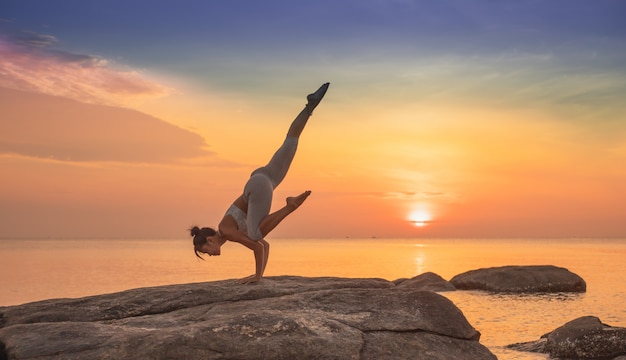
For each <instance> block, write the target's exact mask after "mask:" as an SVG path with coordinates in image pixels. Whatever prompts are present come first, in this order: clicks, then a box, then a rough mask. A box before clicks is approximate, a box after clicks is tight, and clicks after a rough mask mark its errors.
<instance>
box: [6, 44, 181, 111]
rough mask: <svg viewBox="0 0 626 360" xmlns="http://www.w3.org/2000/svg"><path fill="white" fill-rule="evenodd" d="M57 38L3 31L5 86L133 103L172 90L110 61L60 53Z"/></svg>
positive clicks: (92, 100) (93, 100)
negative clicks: (11, 34) (4, 34)
mask: <svg viewBox="0 0 626 360" xmlns="http://www.w3.org/2000/svg"><path fill="white" fill-rule="evenodd" d="M57 43H58V40H57V39H56V37H54V36H52V35H47V34H38V33H34V32H22V33H20V34H18V35H13V36H1V35H0V86H2V87H7V88H12V89H16V90H24V91H32V92H39V93H44V94H48V95H54V96H62V97H67V98H71V99H74V100H78V101H82V102H88V103H93V104H106V105H122V106H128V105H132V104H135V103H137V102H140V101H142V100H144V99H146V98H155V97H157V98H158V97H162V96H165V95H167V94H168V93H170V92H171V89H169V88H167V87H166V86H164V85H161V84H158V83H156V82H154V81H151V80H149V79H147V78H146V77H145V76H143V75H142V74H141V73H140V72H138V71H137V70H128V69H119V68H116V67H115V66H114V65H113V64H112V63H111V62H110V61H108V60H107V59H104V58H101V57H98V56H93V55H87V54H76V53H71V52H66V51H59V50H56V49H54V48H53V46H54V45H56V44H57Z"/></svg>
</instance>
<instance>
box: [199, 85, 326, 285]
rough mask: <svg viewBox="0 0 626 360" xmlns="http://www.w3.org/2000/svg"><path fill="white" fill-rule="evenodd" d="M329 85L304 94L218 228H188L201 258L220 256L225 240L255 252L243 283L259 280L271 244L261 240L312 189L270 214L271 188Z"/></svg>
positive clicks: (273, 186) (289, 199) (285, 165)
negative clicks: (271, 152) (299, 107)
mask: <svg viewBox="0 0 626 360" xmlns="http://www.w3.org/2000/svg"><path fill="white" fill-rule="evenodd" d="M329 85H330V84H329V83H326V84H324V85H322V86H321V87H320V88H319V89H318V90H317V91H316V92H314V93H312V94H309V95H308V96H307V101H308V103H307V104H306V106H305V107H304V109H303V110H302V111H301V112H300V114H298V116H297V117H296V118H295V120H294V121H293V122H292V123H291V126H290V127H289V131H288V132H287V137H286V138H285V141H284V142H283V144H282V145H281V147H280V148H279V149H278V150H277V151H276V153H275V154H274V156H273V157H272V159H271V160H270V162H269V163H268V164H267V165H265V166H264V167H261V168H258V169H256V170H254V171H253V172H252V174H251V175H250V179H248V182H247V183H246V185H245V186H244V188H243V194H242V195H241V196H239V197H238V198H237V199H236V200H235V201H234V202H233V204H232V205H231V206H230V208H228V210H227V211H226V214H225V215H224V217H223V218H222V221H220V223H219V225H218V230H217V231H215V230H213V229H212V228H206V227H205V228H199V227H197V226H194V227H193V228H192V229H191V230H190V232H191V236H193V247H194V252H195V253H196V256H197V257H199V258H200V259H202V256H201V255H200V254H199V253H204V254H207V255H209V256H214V255H215V256H217V255H220V249H221V246H222V245H224V243H226V241H234V242H238V243H240V244H242V245H243V246H245V247H247V248H248V249H250V250H252V251H253V252H254V260H255V264H256V271H255V273H254V274H253V275H250V276H248V277H245V278H243V279H241V280H240V283H242V284H248V283H253V282H257V281H259V280H261V278H262V277H263V272H264V271H265V266H266V265H267V259H268V257H269V251H270V244H269V243H268V242H267V241H266V240H265V239H264V238H265V236H266V235H267V234H268V233H269V232H270V231H272V230H273V229H274V228H275V227H276V225H278V224H279V223H280V222H281V221H282V220H283V219H284V218H285V217H287V215H289V214H291V213H292V212H294V211H295V210H296V209H297V208H298V207H300V205H302V203H303V202H304V201H305V200H306V198H307V197H308V196H309V195H310V194H311V191H305V192H303V193H302V194H300V195H298V196H293V197H288V198H287V199H286V205H285V206H284V207H283V208H281V209H279V210H278V211H276V212H274V213H271V214H270V208H271V205H272V195H273V192H274V189H275V188H276V187H277V186H278V184H280V182H281V181H282V180H283V179H284V178H285V175H287V170H289V166H290V165H291V161H292V160H293V157H294V155H295V154H296V148H297V146H298V139H299V137H300V134H301V133H302V130H304V126H305V125H306V122H307V120H308V119H309V117H310V116H311V114H312V112H313V109H315V107H317V105H318V104H319V103H320V101H322V98H323V97H324V94H326V90H328V86H329Z"/></svg>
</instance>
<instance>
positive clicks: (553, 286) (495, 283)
mask: <svg viewBox="0 0 626 360" xmlns="http://www.w3.org/2000/svg"><path fill="white" fill-rule="evenodd" d="M450 283H452V285H454V286H455V287H456V288H457V289H460V290H485V291H491V292H498V293H500V292H504V293H545V292H585V291H586V289H587V284H586V283H585V280H583V279H582V278H581V277H580V276H578V275H576V274H574V273H572V272H570V271H569V270H567V269H565V268H561V267H556V266H552V265H533V266H502V267H493V268H485V269H478V270H471V271H468V272H465V273H462V274H459V275H456V276H454V277H453V278H452V279H451V280H450Z"/></svg>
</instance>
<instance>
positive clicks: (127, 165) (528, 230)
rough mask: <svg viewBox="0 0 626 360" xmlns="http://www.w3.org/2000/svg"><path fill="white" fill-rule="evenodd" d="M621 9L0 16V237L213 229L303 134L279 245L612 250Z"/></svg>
mask: <svg viewBox="0 0 626 360" xmlns="http://www.w3.org/2000/svg"><path fill="white" fill-rule="evenodd" d="M625 13H626V3H624V2H620V1H608V0H599V1H593V2H590V1H582V0H573V1H565V0H560V1H559V0H557V1H525V2H518V1H506V2H492V1H486V0H483V1H451V0H444V1H374V0H365V1H356V0H354V1H330V0H328V1H321V2H320V1H318V2H293V1H287V0H279V1H270V2H259V1H207V2H203V1H185V2H176V3H175V2H155V1H145V0H140V1H132V2H126V1H106V2H105V1H78V0H76V1H63V2H60V3H58V2H42V1H32V0H19V1H18V0H9V1H4V2H3V3H2V5H0V109H1V110H0V111H1V115H0V166H1V168H2V186H1V187H0V204H1V205H0V209H1V214H0V237H48V236H50V237H178V236H185V230H186V229H187V228H188V227H189V226H190V225H192V224H200V225H206V226H214V225H216V223H217V221H218V220H219V219H220V217H221V215H223V213H224V211H225V210H226V208H227V207H228V206H229V204H230V202H232V200H233V199H234V198H235V197H237V196H238V195H239V194H240V192H241V190H242V186H243V184H244V182H245V180H246V179H247V177H248V175H249V173H250V172H251V171H252V170H253V169H254V168H255V167H257V166H260V165H263V164H265V162H266V161H267V160H268V159H269V157H270V156H271V155H272V153H273V151H274V150H275V149H276V147H277V146H278V145H279V144H280V143H281V141H282V138H283V137H284V135H285V132H286V130H287V126H288V125H289V123H290V122H291V120H292V119H293V117H294V116H295V115H296V114H297V112H298V111H300V110H301V108H302V107H303V105H304V104H305V96H306V94H308V93H309V92H311V91H313V90H315V89H317V87H318V86H319V85H321V84H322V83H324V82H326V81H330V82H331V84H332V85H331V89H330V90H329V92H328V94H327V97H326V98H325V100H324V102H323V103H322V105H320V107H319V108H318V109H317V110H316V111H315V113H314V115H313V117H312V118H311V120H310V121H309V124H308V125H307V129H306V130H305V132H304V134H303V136H302V138H301V143H300V147H299V150H298V154H297V156H296V159H295V161H294V163H293V166H292V168H291V170H290V173H289V175H288V176H287V178H286V180H285V182H284V183H283V184H282V185H281V186H280V187H279V188H278V189H277V191H276V193H275V206H276V207H278V206H280V205H282V201H283V200H282V199H284V198H285V197H287V196H289V195H294V194H298V193H300V192H302V191H304V190H307V189H310V190H312V192H313V193H312V195H311V197H310V198H309V199H308V200H307V203H306V205H305V206H303V207H302V208H301V209H299V210H298V213H297V214H294V215H293V216H291V217H290V218H289V219H288V220H286V221H285V222H284V223H283V224H281V226H280V227H279V228H277V229H276V231H275V232H274V233H273V234H272V235H273V236H274V237H305V238H308V237H346V236H348V237H370V236H377V237H570V236H573V237H625V236H626V186H625V184H626V166H625V165H624V164H626V102H625V101H624V99H625V98H626V67H624V64H626V21H624V20H623V14H625Z"/></svg>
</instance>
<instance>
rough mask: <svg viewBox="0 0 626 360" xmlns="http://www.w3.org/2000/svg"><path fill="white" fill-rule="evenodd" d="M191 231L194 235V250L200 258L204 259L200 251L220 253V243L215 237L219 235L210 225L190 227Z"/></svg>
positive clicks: (213, 253)
mask: <svg viewBox="0 0 626 360" xmlns="http://www.w3.org/2000/svg"><path fill="white" fill-rule="evenodd" d="M189 233H190V234H191V236H192V237H193V252H194V253H195V254H196V256H197V257H198V258H200V259H202V260H204V259H203V258H202V256H200V254H199V253H204V254H208V255H219V254H220V244H219V242H218V241H217V239H216V238H215V235H217V232H216V231H215V230H213V229H211V228H208V227H203V228H199V227H197V226H194V227H192V228H191V229H189Z"/></svg>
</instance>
